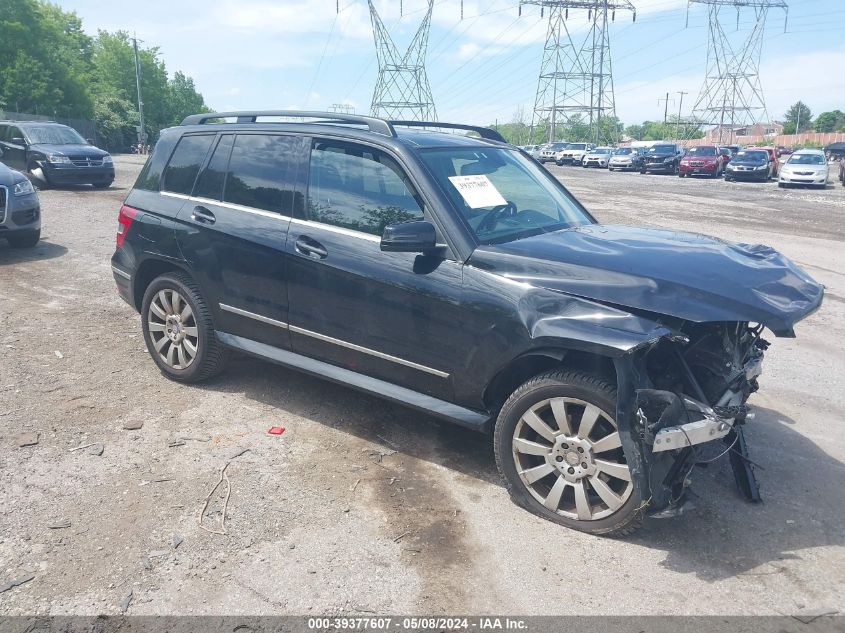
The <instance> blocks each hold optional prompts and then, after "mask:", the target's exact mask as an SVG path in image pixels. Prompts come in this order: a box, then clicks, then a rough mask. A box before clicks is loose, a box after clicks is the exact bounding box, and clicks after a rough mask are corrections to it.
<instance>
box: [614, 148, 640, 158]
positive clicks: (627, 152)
mask: <svg viewBox="0 0 845 633" xmlns="http://www.w3.org/2000/svg"><path fill="white" fill-rule="evenodd" d="M636 153H637V152H636V150H635V149H634V148H633V147H620V148H619V149H615V150H613V155H614V156H631V155H632V154H636Z"/></svg>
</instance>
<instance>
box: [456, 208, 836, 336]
mask: <svg viewBox="0 0 845 633" xmlns="http://www.w3.org/2000/svg"><path fill="white" fill-rule="evenodd" d="M469 263H470V264H471V265H473V266H476V267H478V268H482V269H484V270H487V271H489V272H493V273H496V274H500V275H503V276H506V277H508V278H510V279H514V280H518V281H523V282H526V283H529V284H532V285H535V286H540V287H544V288H549V289H552V290H558V291H562V292H566V293H569V294H573V295H577V296H581V297H585V298H589V299H594V300H597V301H601V302H604V303H610V304H615V305H618V306H625V307H628V308H633V309H640V310H645V311H648V312H655V313H660V314H665V315H669V316H672V317H677V318H680V319H685V320H688V321H695V322H705V321H751V322H755V323H762V324H764V325H766V326H767V327H768V328H769V329H770V330H772V331H773V332H775V334H778V335H781V336H789V335H791V334H792V327H793V325H794V324H795V323H796V322H798V321H800V320H801V319H802V318H804V317H805V316H807V315H808V314H809V313H811V312H812V311H813V310H815V309H816V308H818V306H819V305H820V304H821V301H822V295H823V293H824V290H823V287H822V286H821V285H820V284H818V283H817V282H816V281H814V280H813V279H812V278H811V277H810V276H809V275H808V274H807V273H805V272H804V271H803V270H801V269H800V268H798V267H797V266H796V265H795V264H793V263H792V262H791V261H789V259H787V258H786V257H784V256H783V255H781V254H780V253H778V252H777V251H775V250H774V249H772V248H770V247H768V246H762V245H749V244H732V243H730V242H726V241H723V240H720V239H717V238H713V237H708V236H705V235H699V234H696V233H683V232H678V231H668V230H662V229H650V228H644V227H633V226H615V225H604V224H595V225H588V226H582V227H576V228H572V229H567V230H565V231H557V232H554V233H548V234H545V235H538V236H535V237H529V238H525V239H522V240H517V241H514V242H509V243H506V244H498V245H493V246H481V247H479V248H478V249H476V251H475V252H474V253H473V255H472V257H471V258H470V260H469Z"/></svg>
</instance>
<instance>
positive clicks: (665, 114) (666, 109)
mask: <svg viewBox="0 0 845 633" xmlns="http://www.w3.org/2000/svg"><path fill="white" fill-rule="evenodd" d="M661 101H663V102H664V108H663V125H666V123H668V122H669V101H674V99H669V93H668V92H667V93H666V98H665V99H658V100H657V105H660V102H661Z"/></svg>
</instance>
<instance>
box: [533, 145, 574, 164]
mask: <svg viewBox="0 0 845 633" xmlns="http://www.w3.org/2000/svg"><path fill="white" fill-rule="evenodd" d="M567 145H568V143H549V144H547V145H543V146H542V148H543V149H542V150H541V151H540V158H539V159H538V160H539V161H540V162H541V163H547V162H549V161H553V160H555V156H556V155H557V153H558V152H560V151H561V150H562V149H563V148H565V147H566V146H567Z"/></svg>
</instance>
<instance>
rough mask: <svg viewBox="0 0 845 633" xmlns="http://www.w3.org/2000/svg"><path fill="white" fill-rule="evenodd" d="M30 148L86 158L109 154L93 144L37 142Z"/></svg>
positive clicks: (98, 157)
mask: <svg viewBox="0 0 845 633" xmlns="http://www.w3.org/2000/svg"><path fill="white" fill-rule="evenodd" d="M30 149H33V150H36V151H39V152H41V153H42V154H64V155H65V156H84V157H86V158H96V159H98V160H99V159H101V158H102V157H103V156H106V155H108V152H106V151H104V150H101V149H100V148H99V147H94V146H93V145H52V144H50V143H36V144H33V145H31V146H30Z"/></svg>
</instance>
